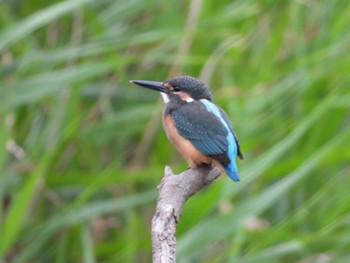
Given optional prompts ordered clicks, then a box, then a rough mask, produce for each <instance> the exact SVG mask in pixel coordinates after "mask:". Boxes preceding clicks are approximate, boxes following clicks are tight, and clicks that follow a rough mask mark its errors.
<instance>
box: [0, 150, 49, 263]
mask: <svg viewBox="0 0 350 263" xmlns="http://www.w3.org/2000/svg"><path fill="white" fill-rule="evenodd" d="M50 158H51V156H50V154H47V156H46V157H45V158H44V159H43V160H42V161H41V163H40V165H39V166H38V167H37V168H36V170H35V172H33V174H32V175H31V176H30V177H29V178H27V180H26V183H25V184H24V185H23V187H22V189H21V190H20V191H18V194H17V195H16V196H15V199H14V200H13V201H12V204H11V206H10V208H9V211H8V213H7V214H6V217H5V222H4V225H3V230H2V231H1V239H0V259H1V258H3V257H4V254H5V252H6V251H7V250H8V249H9V248H10V247H11V246H12V245H13V242H15V241H16V237H17V235H18V233H19V232H20V231H21V229H22V227H23V223H24V222H23V221H24V220H25V218H26V214H27V212H28V208H29V205H30V202H31V200H32V198H33V196H34V194H35V190H36V189H37V186H38V182H39V180H40V178H41V177H42V176H43V174H44V172H45V170H46V168H47V164H48V162H49V160H50Z"/></svg>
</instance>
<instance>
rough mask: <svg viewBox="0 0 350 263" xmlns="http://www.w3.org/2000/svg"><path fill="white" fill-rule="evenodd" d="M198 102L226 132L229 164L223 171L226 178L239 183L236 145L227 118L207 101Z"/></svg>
mask: <svg viewBox="0 0 350 263" xmlns="http://www.w3.org/2000/svg"><path fill="white" fill-rule="evenodd" d="M200 101H201V103H203V104H204V105H205V107H206V108H207V110H208V111H209V112H211V113H213V114H214V115H215V116H216V117H217V118H218V119H219V120H220V122H221V123H222V125H223V126H224V127H225V129H226V130H227V136H226V139H227V141H228V151H227V155H228V157H229V159H230V161H231V162H230V164H228V165H223V167H224V168H225V171H226V173H227V174H228V176H230V177H231V179H232V180H233V181H239V175H238V170H237V165H236V156H237V146H238V145H237V143H236V139H235V136H234V133H233V129H232V126H231V124H230V123H229V122H228V121H227V120H228V118H227V116H226V114H225V112H224V111H223V110H221V109H220V108H218V107H217V106H216V105H215V104H214V103H212V102H210V101H208V100H205V99H202V100H200Z"/></svg>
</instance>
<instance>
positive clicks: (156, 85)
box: [130, 80, 169, 93]
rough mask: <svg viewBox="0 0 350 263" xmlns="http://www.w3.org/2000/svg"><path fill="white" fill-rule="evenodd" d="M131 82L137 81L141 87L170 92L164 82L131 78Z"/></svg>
mask: <svg viewBox="0 0 350 263" xmlns="http://www.w3.org/2000/svg"><path fill="white" fill-rule="evenodd" d="M130 82H132V83H135V84H136V85H139V86H141V87H145V88H148V89H153V90H157V91H160V92H164V93H169V89H167V88H166V87H164V86H163V84H164V82H158V81H149V80H130Z"/></svg>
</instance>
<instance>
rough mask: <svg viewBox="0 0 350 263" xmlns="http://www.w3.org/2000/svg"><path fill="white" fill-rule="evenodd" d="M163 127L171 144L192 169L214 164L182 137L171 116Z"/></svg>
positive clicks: (164, 121) (166, 119)
mask: <svg viewBox="0 0 350 263" xmlns="http://www.w3.org/2000/svg"><path fill="white" fill-rule="evenodd" d="M163 125H164V129H165V132H166V134H167V136H168V138H169V140H170V142H171V143H172V144H174V145H175V147H176V149H177V150H178V151H179V152H180V154H181V155H182V157H183V158H184V159H185V160H186V161H187V162H188V165H189V166H190V168H192V169H194V168H196V167H197V166H198V165H201V164H204V163H205V164H210V163H212V161H213V159H212V158H211V157H209V156H206V155H204V154H202V153H201V152H200V151H198V150H197V149H196V148H195V147H194V146H193V145H192V143H191V142H190V141H189V140H186V139H185V138H183V137H181V136H180V134H179V132H178V131H177V129H176V127H175V125H174V122H173V120H172V118H171V116H170V114H168V115H167V116H165V118H164V119H163Z"/></svg>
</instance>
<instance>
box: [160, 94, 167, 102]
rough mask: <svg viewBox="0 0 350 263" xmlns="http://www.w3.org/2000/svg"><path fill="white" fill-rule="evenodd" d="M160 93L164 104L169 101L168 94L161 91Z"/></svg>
mask: <svg viewBox="0 0 350 263" xmlns="http://www.w3.org/2000/svg"><path fill="white" fill-rule="evenodd" d="M160 95H162V97H163V100H164V103H165V104H166V103H168V102H169V96H168V94H166V93H164V92H161V93H160Z"/></svg>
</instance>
